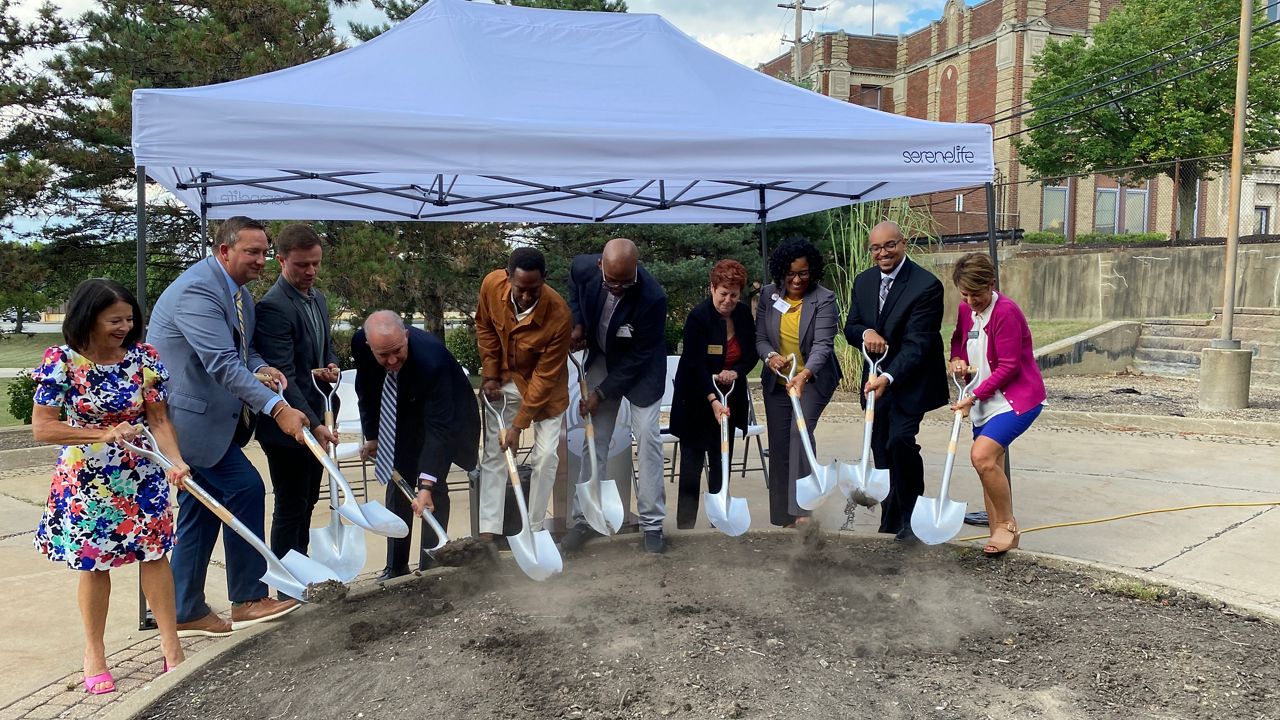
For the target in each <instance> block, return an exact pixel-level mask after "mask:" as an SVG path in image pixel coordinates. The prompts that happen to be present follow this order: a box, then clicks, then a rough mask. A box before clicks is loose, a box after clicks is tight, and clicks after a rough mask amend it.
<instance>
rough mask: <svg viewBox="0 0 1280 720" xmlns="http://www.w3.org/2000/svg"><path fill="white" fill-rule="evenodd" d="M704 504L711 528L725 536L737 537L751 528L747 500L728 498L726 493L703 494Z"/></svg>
mask: <svg viewBox="0 0 1280 720" xmlns="http://www.w3.org/2000/svg"><path fill="white" fill-rule="evenodd" d="M703 504H704V506H705V507H706V508H707V520H709V521H710V522H711V526H712V527H714V528H715V529H717V530H719V531H720V532H722V533H724V534H725V535H728V536H729V537H737V536H739V535H741V534H742V533H744V532H746V531H747V530H749V529H750V528H751V511H750V510H748V509H747V499H746V498H735V497H727V496H726V492H725V491H721V492H718V493H715V494H712V493H703Z"/></svg>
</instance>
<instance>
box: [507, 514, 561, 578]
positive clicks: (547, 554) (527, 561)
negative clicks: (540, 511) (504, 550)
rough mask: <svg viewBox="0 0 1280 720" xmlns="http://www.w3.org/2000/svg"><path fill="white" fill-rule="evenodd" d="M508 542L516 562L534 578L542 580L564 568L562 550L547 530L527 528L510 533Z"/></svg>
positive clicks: (525, 572)
mask: <svg viewBox="0 0 1280 720" xmlns="http://www.w3.org/2000/svg"><path fill="white" fill-rule="evenodd" d="M526 527H527V526H526ZM507 542H508V543H509V544H510V545H511V555H512V556H513V557H514V558H515V559H516V564H517V565H519V566H520V569H521V570H523V571H524V574H525V575H528V576H529V578H530V579H532V580H535V581H538V582H542V581H543V580H546V579H547V578H549V577H551V576H552V575H555V574H556V573H558V572H560V571H561V570H563V569H564V563H563V561H562V560H561V559H560V550H559V549H558V548H557V547H556V543H555V541H554V540H552V539H551V533H549V532H547V531H546V530H539V531H538V532H536V533H535V532H532V531H530V530H528V529H526V530H524V531H523V532H521V533H519V534H516V535H508V536H507Z"/></svg>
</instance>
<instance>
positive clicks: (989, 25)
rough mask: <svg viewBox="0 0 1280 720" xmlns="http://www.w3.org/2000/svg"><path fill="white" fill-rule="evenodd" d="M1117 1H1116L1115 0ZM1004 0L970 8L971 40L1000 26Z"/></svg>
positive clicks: (993, 0)
mask: <svg viewBox="0 0 1280 720" xmlns="http://www.w3.org/2000/svg"><path fill="white" fill-rule="evenodd" d="M1117 1H1118V0H1117ZM1003 5H1004V0H987V1H986V2H984V3H982V4H981V5H976V6H974V7H973V8H971V12H972V15H971V17H972V18H973V38H974V39H977V38H980V37H982V36H984V35H990V34H991V33H993V32H995V31H996V27H997V26H999V25H1000V18H1001V15H1002V13H1003V10H1004V8H1003Z"/></svg>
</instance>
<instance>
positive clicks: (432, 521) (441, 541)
mask: <svg viewBox="0 0 1280 720" xmlns="http://www.w3.org/2000/svg"><path fill="white" fill-rule="evenodd" d="M422 519H423V520H425V521H426V522H427V524H428V525H430V526H431V529H432V530H434V531H435V533H436V544H435V545H434V546H432V547H429V548H427V552H428V553H433V552H435V551H437V550H439V549H440V548H442V547H444V546H445V544H446V543H448V542H449V534H448V533H446V532H445V531H444V528H442V527H440V522H439V521H438V520H436V516H435V515H432V514H431V511H430V510H428V509H426V508H423V509H422Z"/></svg>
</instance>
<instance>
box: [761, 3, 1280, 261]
mask: <svg viewBox="0 0 1280 720" xmlns="http://www.w3.org/2000/svg"><path fill="white" fill-rule="evenodd" d="M1120 1H1121V0H984V1H983V2H980V3H977V4H975V5H973V6H968V5H967V4H966V3H965V1H964V0H949V1H948V2H947V4H946V7H945V8H944V9H943V12H942V17H941V18H940V19H939V20H937V21H935V22H933V23H930V24H929V26H928V27H925V28H923V29H921V30H917V31H915V32H913V33H910V34H908V35H875V36H868V35H850V34H847V33H845V32H843V31H840V32H826V33H816V34H814V36H813V37H812V38H811V39H810V40H809V41H807V42H805V43H804V44H803V45H802V47H801V60H800V64H801V70H802V73H801V80H802V81H803V82H805V83H806V84H807V85H808V86H809V87H812V88H814V89H815V90H817V91H818V92H821V93H822V94H824V95H828V96H831V97H834V98H838V99H841V100H846V101H848V102H852V103H857V104H859V105H863V106H866V107H870V108H875V109H878V110H883V111H885V112H892V113H897V114H900V115H910V116H912V117H918V118H924V119H928V120H939V121H944V122H985V123H993V122H994V135H995V137H997V138H1000V137H1001V136H1002V135H1008V134H1009V133H1012V132H1017V131H1019V130H1021V129H1022V128H1023V127H1024V125H1025V122H1026V121H1027V120H1028V119H1029V116H1021V117H1011V115H1012V114H1013V112H1011V111H1017V110H1021V109H1024V108H1025V106H1023V105H1022V103H1024V102H1025V101H1026V98H1027V96H1028V92H1029V90H1030V87H1031V83H1032V80H1033V79H1034V77H1035V68H1034V67H1033V64H1032V63H1033V61H1034V59H1035V57H1036V56H1037V55H1038V54H1039V53H1040V51H1041V50H1042V49H1043V48H1044V46H1045V43H1047V42H1050V41H1060V40H1065V39H1067V38H1070V37H1072V36H1076V35H1087V34H1088V32H1089V29H1090V28H1092V27H1093V26H1094V25H1096V24H1097V23H1099V22H1101V21H1102V20H1103V19H1105V18H1106V17H1107V15H1108V14H1109V13H1110V12H1111V10H1112V9H1114V8H1115V7H1117V6H1118V5H1120ZM1277 12H1280V6H1272V7H1271V8H1269V10H1268V14H1269V15H1271V16H1272V17H1273V19H1274V17H1275V15H1276V13H1277ZM792 57H793V56H792V54H791V53H787V54H786V55H783V56H780V57H778V58H775V59H774V60H771V61H769V62H767V63H764V64H763V65H761V66H760V67H759V70H760V71H761V72H764V73H767V74H769V75H773V76H778V77H784V78H791V77H792V76H793V75H792ZM1023 137H1025V135H1024V136H1023ZM995 160H996V177H995V178H994V180H995V182H996V183H998V185H997V191H996V212H997V223H998V224H999V226H1000V227H1001V228H1022V229H1024V230H1026V231H1033V230H1053V231H1057V232H1061V233H1065V234H1066V235H1068V237H1074V236H1075V235H1076V234H1078V233H1088V232H1161V233H1166V234H1167V233H1169V232H1170V231H1171V229H1173V228H1176V227H1177V199H1176V197H1175V185H1174V183H1173V180H1172V179H1171V178H1168V177H1166V176H1160V177H1158V178H1156V179H1153V180H1151V181H1148V182H1142V183H1139V184H1138V185H1137V186H1133V187H1123V186H1122V185H1121V183H1120V182H1119V181H1118V180H1117V179H1116V178H1113V177H1105V176H1100V175H1095V176H1092V177H1079V178H1071V179H1070V180H1067V181H1063V182H1062V183H1060V184H1059V185H1056V186H1043V185H1041V184H1040V183H1037V182H1025V181H1027V180H1028V179H1029V178H1030V177H1031V173H1030V171H1028V170H1027V169H1026V168H1024V167H1022V166H1021V165H1020V164H1019V163H1018V162H1017V158H1016V149H1015V148H1014V147H1013V144H1012V138H1005V139H998V140H996V141H995ZM1268 160H1270V162H1268ZM1278 163H1280V158H1277V157H1276V156H1271V158H1267V159H1264V161H1263V164H1262V165H1261V166H1259V167H1255V168H1254V175H1253V177H1251V178H1246V183H1245V195H1244V204H1243V207H1244V210H1245V212H1244V214H1243V215H1242V219H1241V234H1251V233H1256V232H1262V233H1268V232H1276V227H1275V225H1276V222H1275V218H1274V214H1275V212H1276V210H1275V208H1276V203H1277V202H1280V197H1278V196H1280V192H1277V191H1278V189H1280V184H1275V183H1277V182H1280V164H1278ZM1200 185H1201V186H1200V187H1199V188H1197V196H1198V199H1197V211H1196V216H1197V218H1196V224H1197V233H1196V234H1197V235H1218V236H1221V235H1223V234H1225V232H1226V224H1225V220H1222V221H1221V222H1216V220H1217V219H1218V218H1217V217H1215V216H1225V213H1226V210H1225V208H1226V192H1225V182H1223V181H1221V180H1217V181H1213V182H1207V183H1204V182H1202V183H1201V184H1200ZM1250 203H1252V207H1253V213H1252V217H1251V216H1250V214H1249V212H1248V211H1249V208H1250ZM913 204H916V205H926V206H927V207H929V208H930V210H931V211H932V213H933V215H934V218H935V221H936V222H937V229H938V233H939V234H941V235H950V234H961V233H973V232H985V231H986V229H987V220H986V211H987V208H986V194H985V192H984V189H983V188H981V187H979V188H971V189H965V190H960V191H957V192H951V193H936V194H934V195H931V196H928V197H921V198H917V199H916V200H915V201H914V203H913Z"/></svg>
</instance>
